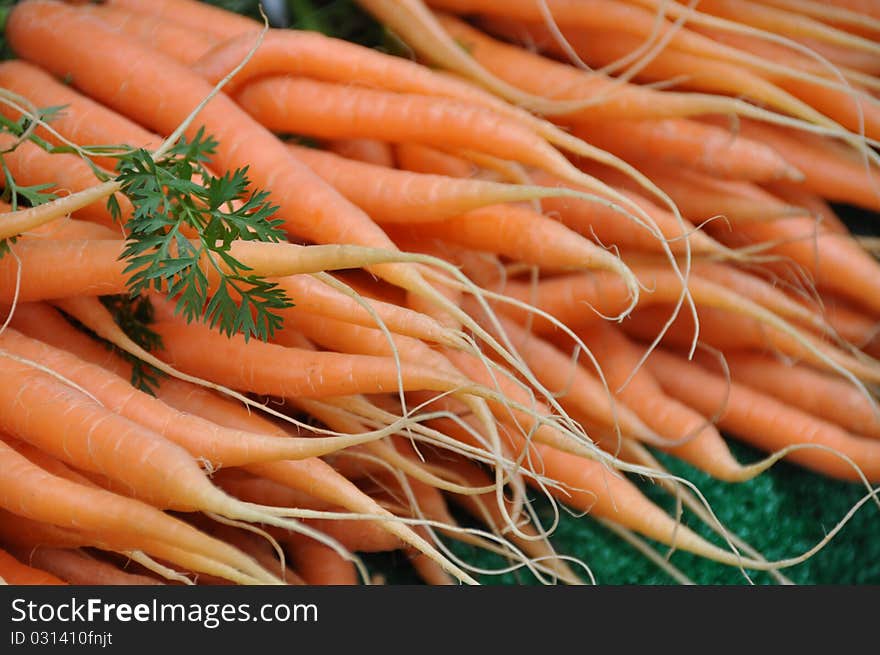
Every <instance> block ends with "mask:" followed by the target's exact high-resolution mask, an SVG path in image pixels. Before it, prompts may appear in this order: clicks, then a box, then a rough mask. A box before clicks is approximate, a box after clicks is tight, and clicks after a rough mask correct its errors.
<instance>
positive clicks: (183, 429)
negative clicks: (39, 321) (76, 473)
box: [0, 329, 362, 467]
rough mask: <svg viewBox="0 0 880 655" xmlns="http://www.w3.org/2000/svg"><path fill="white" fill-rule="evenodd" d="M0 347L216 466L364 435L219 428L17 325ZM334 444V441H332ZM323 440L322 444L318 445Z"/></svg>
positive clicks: (307, 450) (301, 452)
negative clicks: (295, 434)
mask: <svg viewBox="0 0 880 655" xmlns="http://www.w3.org/2000/svg"><path fill="white" fill-rule="evenodd" d="M0 347H2V348H4V349H5V350H6V351H7V352H10V353H13V354H15V355H17V356H19V357H23V358H25V359H27V360H29V361H34V362H38V363H40V364H42V365H43V366H46V367H48V368H50V369H51V370H53V371H55V372H56V373H58V374H60V375H62V376H64V377H65V378H66V379H68V380H70V381H72V382H74V383H76V384H78V385H80V386H81V387H82V388H83V389H85V390H86V391H88V392H89V393H91V394H93V395H94V397H95V398H96V399H98V400H99V401H100V402H101V403H102V404H103V405H104V406H105V407H107V408H108V409H111V410H113V411H115V412H117V413H119V414H120V415H121V416H124V417H126V418H128V419H130V420H132V421H134V422H136V423H138V424H140V425H142V426H144V427H147V428H150V429H152V430H154V431H156V432H157V433H159V434H161V435H163V436H164V437H166V438H168V439H169V440H171V441H173V442H175V443H177V444H179V445H181V446H183V447H184V448H185V449H187V450H188V451H189V452H190V453H191V454H192V455H193V456H194V457H198V458H203V459H205V460H206V461H209V462H212V463H213V465H214V466H215V467H220V466H240V465H242V464H245V463H253V462H259V461H271V460H276V459H301V458H303V457H317V456H320V455H323V454H326V453H327V452H332V451H333V450H336V449H337V447H339V448H342V447H345V446H346V445H355V444H357V443H361V442H362V439H358V438H343V439H341V440H337V439H335V438H333V437H330V438H327V439H322V438H310V437H300V438H295V437H286V438H280V439H279V438H278V437H273V436H269V435H265V434H260V433H253V432H247V431H241V430H232V429H229V428H223V427H222V426H218V425H216V424H215V423H212V422H210V421H206V420H204V419H201V418H199V417H197V416H191V415H187V414H184V413H181V412H178V411H175V410H174V409H172V408H171V407H169V406H168V405H166V404H165V403H163V402H162V401H161V400H159V399H156V398H153V397H152V396H150V395H149V394H147V393H145V392H142V391H139V390H138V389H136V388H134V387H132V386H131V384H130V383H129V382H128V381H127V380H124V379H123V378H121V377H118V376H116V375H114V374H113V373H110V372H109V371H105V370H104V369H102V368H101V367H99V366H97V365H94V364H89V363H87V362H84V361H82V360H80V359H78V358H77V357H76V356H74V355H70V354H68V353H67V352H65V351H64V350H60V349H57V348H53V347H51V346H48V345H46V344H42V343H41V342H39V341H36V340H33V339H28V338H27V337H24V336H22V335H21V334H19V333H17V332H16V331H15V330H12V329H7V330H6V331H4V332H3V334H2V335H0ZM334 443H335V444H336V445H333V444H334ZM322 446H323V447H322Z"/></svg>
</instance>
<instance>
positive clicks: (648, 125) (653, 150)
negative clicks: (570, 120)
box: [574, 118, 802, 182]
mask: <svg viewBox="0 0 880 655" xmlns="http://www.w3.org/2000/svg"><path fill="white" fill-rule="evenodd" d="M706 127H711V126H707V125H705V124H703V123H700V122H698V121H693V120H689V119H685V118H667V119H664V120H659V121H633V120H619V121H608V120H595V121H590V122H586V121H583V122H581V121H579V122H577V123H576V124H575V127H574V134H575V136H578V137H580V138H581V139H584V140H585V141H588V142H590V143H592V144H593V145H595V146H598V147H600V148H603V149H605V150H608V151H610V152H613V153H614V154H616V155H618V156H620V157H622V158H623V159H625V160H627V161H629V162H631V163H633V164H636V165H638V164H640V163H642V162H644V161H646V160H647V161H650V162H651V163H652V164H654V165H657V166H660V167H676V168H677V167H680V166H684V167H687V168H694V169H696V170H699V171H701V172H704V173H708V174H710V175H713V176H716V177H721V178H731V179H738V180H753V181H757V182H769V181H773V180H779V179H791V180H795V181H799V180H801V179H802V175H801V174H800V173H799V172H798V171H797V170H796V169H795V168H794V167H793V166H792V165H791V164H790V163H788V162H787V161H785V159H783V157H782V156H781V155H780V154H779V153H777V152H776V151H775V150H773V149H772V148H771V147H770V146H768V145H766V144H765V143H763V142H761V141H757V140H751V139H748V138H746V137H743V136H732V135H731V134H730V133H729V132H727V131H726V130H723V129H706Z"/></svg>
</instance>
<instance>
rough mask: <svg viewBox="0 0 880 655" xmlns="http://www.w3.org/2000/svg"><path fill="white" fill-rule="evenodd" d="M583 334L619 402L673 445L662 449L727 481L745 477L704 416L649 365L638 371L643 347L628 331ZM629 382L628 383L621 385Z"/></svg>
mask: <svg viewBox="0 0 880 655" xmlns="http://www.w3.org/2000/svg"><path fill="white" fill-rule="evenodd" d="M579 335H580V336H581V337H582V338H583V339H584V340H585V342H586V343H589V344H594V351H595V354H596V358H597V360H598V361H599V365H600V366H601V367H602V371H603V373H604V374H605V376H606V378H607V380H608V384H609V386H610V387H611V388H612V389H613V390H615V391H616V392H617V396H618V398H619V399H620V401H621V402H622V403H623V404H624V405H626V406H627V407H629V408H630V409H631V410H632V411H633V412H635V413H636V414H637V415H638V416H639V417H640V418H641V419H642V420H643V421H645V423H647V424H648V425H649V426H650V427H651V428H653V429H654V430H655V431H656V432H657V433H658V434H660V435H661V436H663V437H665V438H666V439H668V440H669V441H670V443H671V444H674V445H665V446H661V448H662V449H663V450H666V451H667V452H670V453H672V454H674V455H675V456H676V457H679V458H681V459H683V460H685V461H686V462H690V463H692V464H693V465H694V466H697V467H698V468H700V469H701V470H703V471H706V472H707V473H709V474H711V475H713V476H715V477H717V478H720V479H722V480H737V479H741V478H742V477H743V476H744V474H745V470H744V468H743V467H742V466H741V465H740V464H739V463H738V462H737V461H736V459H735V458H734V457H733V455H732V454H731V453H730V450H729V449H728V447H727V444H726V443H725V441H724V439H723V438H722V437H721V435H720V434H719V433H718V431H717V430H716V429H715V428H714V427H713V426H712V425H711V424H708V423H707V422H706V421H705V419H704V418H703V416H700V415H699V414H697V413H696V412H693V411H691V410H690V409H689V408H687V407H686V406H684V405H683V404H681V403H679V402H677V401H676V400H674V396H670V395H669V394H665V393H664V392H663V391H662V390H661V388H660V385H659V384H658V382H657V380H656V379H654V377H653V376H652V375H651V374H650V373H649V372H648V371H647V370H646V369H645V368H644V367H643V368H641V369H639V370H638V371H637V372H636V373H635V374H634V375H633V371H635V370H636V365H637V364H638V361H639V358H640V357H641V352H640V351H639V349H638V348H637V347H636V346H635V345H634V344H633V343H631V342H630V341H629V340H628V339H627V338H626V337H625V336H624V335H622V334H621V333H620V332H619V331H617V330H616V329H615V328H613V327H611V326H608V325H604V324H600V325H596V326H593V327H591V328H590V329H589V330H585V331H581V332H580V333H579ZM630 376H632V377H630ZM627 379H629V382H628V383H627ZM624 383H626V386H625V387H623V388H622V389H621V387H622V386H623V384H624ZM679 444H680V445H679Z"/></svg>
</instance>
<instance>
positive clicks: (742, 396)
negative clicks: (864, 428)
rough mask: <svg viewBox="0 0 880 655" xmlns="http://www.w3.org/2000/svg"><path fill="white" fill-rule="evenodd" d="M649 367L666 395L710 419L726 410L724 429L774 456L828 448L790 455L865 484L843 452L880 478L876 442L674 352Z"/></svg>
mask: <svg viewBox="0 0 880 655" xmlns="http://www.w3.org/2000/svg"><path fill="white" fill-rule="evenodd" d="M648 365H649V366H650V368H651V372H652V373H653V374H654V375H655V376H656V377H657V379H658V380H659V381H660V384H661V385H662V386H663V389H664V390H665V391H666V393H669V394H671V395H672V396H674V397H676V398H678V399H680V400H681V401H682V402H685V403H687V404H688V405H690V406H691V407H694V408H695V409H696V410H697V411H699V412H700V413H701V414H703V415H704V416H706V415H714V414H716V413H718V412H720V416H719V417H718V425H719V426H720V427H721V428H722V429H724V430H727V431H729V432H730V433H732V434H733V435H735V436H736V437H737V438H739V439H742V440H744V441H746V442H748V443H750V444H752V445H754V446H757V447H759V448H761V449H763V450H765V451H767V452H771V453H773V452H777V451H780V450H782V449H783V448H786V447H788V446H793V445H801V444H807V445H818V446H821V447H822V449H816V448H804V449H798V450H793V451H791V452H790V453H788V454H786V455H785V457H786V458H787V459H790V460H791V461H793V462H796V463H798V464H800V465H802V466H805V467H807V468H810V469H812V470H814V471H818V472H820V473H822V474H824V475H829V476H832V477H836V478H840V479H844V480H852V481H858V480H861V477H860V476H859V471H857V470H856V469H855V468H854V467H853V465H852V464H851V463H849V462H847V461H845V460H843V459H841V458H840V457H839V456H838V455H836V454H835V453H841V454H843V455H845V456H846V457H848V458H850V459H851V460H852V462H854V463H855V464H856V465H858V467H859V469H860V470H861V473H863V474H864V475H865V476H866V477H867V479H868V480H869V481H872V482H876V481H877V480H878V479H880V444H878V442H877V441H876V440H873V439H862V438H859V437H856V436H853V435H851V434H850V433H848V432H847V431H845V430H843V429H841V428H840V427H838V426H837V425H834V424H831V423H828V422H826V421H823V420H821V419H817V418H815V417H813V416H810V415H809V414H806V413H805V412H803V411H801V410H798V409H795V408H794V407H791V406H789V405H787V404H785V403H783V402H780V401H778V400H776V399H774V398H773V397H771V396H769V395H766V394H763V393H759V392H757V391H753V390H751V389H749V388H748V387H744V386H742V385H740V384H737V383H736V382H733V383H728V382H727V381H726V380H725V379H724V378H723V377H721V376H718V375H715V374H712V373H710V372H708V371H706V370H705V369H702V368H700V367H699V366H697V365H696V364H690V363H688V362H686V361H685V360H683V359H681V358H679V357H677V356H675V355H671V354H669V353H665V352H662V351H657V352H656V353H654V354H652V356H651V358H649V360H648Z"/></svg>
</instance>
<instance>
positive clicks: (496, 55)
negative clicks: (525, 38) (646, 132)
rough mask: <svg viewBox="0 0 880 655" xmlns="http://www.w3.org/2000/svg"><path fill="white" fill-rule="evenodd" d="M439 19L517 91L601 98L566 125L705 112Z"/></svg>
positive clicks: (684, 100) (672, 96) (678, 98)
mask: <svg viewBox="0 0 880 655" xmlns="http://www.w3.org/2000/svg"><path fill="white" fill-rule="evenodd" d="M436 17H437V20H438V21H439V22H440V24H441V25H442V26H443V27H444V28H445V29H446V30H447V31H448V32H449V34H450V35H451V36H453V37H455V39H456V40H457V41H458V42H459V43H461V44H462V45H463V46H464V47H465V48H466V49H467V51H468V53H469V54H470V55H471V56H472V57H473V58H474V59H476V60H477V61H478V62H479V63H480V64H482V65H483V66H484V67H486V68H487V69H488V70H489V71H491V72H492V73H494V74H495V75H497V76H499V77H500V78H501V79H503V80H505V81H507V82H509V83H511V84H513V85H515V86H516V87H518V88H521V89H523V90H525V91H528V92H530V93H536V94H539V95H541V96H545V97H548V98H554V99H586V98H596V101H595V102H593V103H590V104H589V105H588V106H587V107H585V108H584V109H582V110H580V111H575V112H570V113H564V114H561V115H560V118H559V119H557V120H560V121H562V122H565V121H568V120H572V119H574V118H584V119H600V118H610V119H614V120H618V119H620V118H621V117H623V116H626V117H628V118H630V119H632V120H640V119H651V118H674V117H686V116H690V115H693V114H700V113H704V112H705V108H704V106H703V105H701V103H700V102H694V99H693V98H692V97H688V95H686V94H682V93H671V92H658V91H655V90H653V89H650V88H647V87H643V86H638V85H635V84H620V83H617V82H615V81H614V80H613V79H611V78H609V77H606V76H604V75H599V74H594V73H591V72H589V71H583V70H579V69H577V68H574V67H572V66H570V65H568V64H566V63H563V62H559V61H556V60H554V59H550V58H548V57H544V56H542V55H540V54H538V53H536V52H534V51H532V50H530V49H527V48H522V47H518V46H515V45H511V44H509V43H506V42H503V41H499V40H496V39H493V38H492V37H490V36H489V35H487V34H486V33H484V32H482V31H480V30H477V29H475V28H473V27H471V26H470V25H469V24H467V23H465V22H464V21H462V20H460V19H458V18H455V17H453V16H451V15H447V14H444V13H442V12H437V13H436ZM706 98H707V97H703V98H701V100H703V101H705V100H706ZM710 106H711V105H710Z"/></svg>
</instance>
